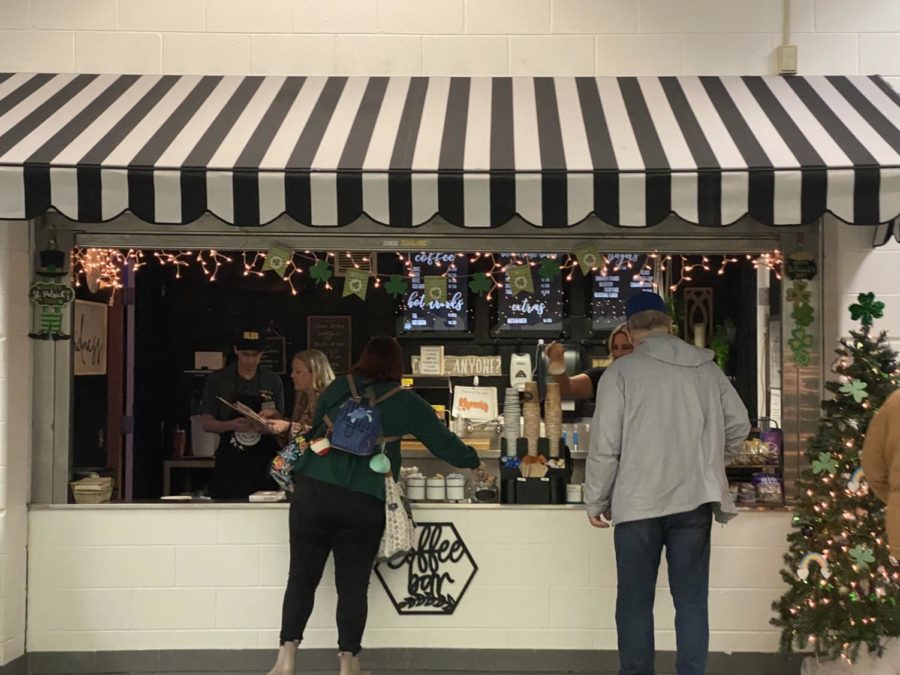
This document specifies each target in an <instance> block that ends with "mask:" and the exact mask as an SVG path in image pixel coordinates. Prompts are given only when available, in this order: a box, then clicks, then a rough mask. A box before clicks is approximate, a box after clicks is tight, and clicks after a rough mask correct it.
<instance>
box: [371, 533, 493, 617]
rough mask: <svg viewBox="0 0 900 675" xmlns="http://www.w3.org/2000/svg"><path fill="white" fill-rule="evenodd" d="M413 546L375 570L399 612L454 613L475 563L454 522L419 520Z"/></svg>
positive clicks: (468, 582)
mask: <svg viewBox="0 0 900 675" xmlns="http://www.w3.org/2000/svg"><path fill="white" fill-rule="evenodd" d="M416 534H417V535H418V543H417V544H416V548H415V550H413V551H412V552H410V553H409V555H407V556H406V557H405V558H403V559H402V560H399V561H397V562H387V563H379V564H378V565H376V566H375V574H376V575H377V576H378V580H379V581H380V582H381V585H382V586H384V590H385V591H387V594H388V597H389V598H390V599H391V602H392V603H394V607H395V608H396V609H397V613H398V614H445V615H446V614H453V612H454V611H455V610H456V607H457V605H459V602H460V600H461V599H462V597H463V595H464V594H465V592H466V589H467V588H468V587H469V584H470V583H471V581H472V577H474V576H475V572H477V571H478V566H477V565H476V564H475V560H474V559H473V558H472V554H471V553H470V552H469V549H468V548H467V547H466V544H465V542H464V541H463V540H462V537H461V536H460V535H459V531H458V530H457V529H456V527H455V526H454V525H453V523H418V524H417V525H416Z"/></svg>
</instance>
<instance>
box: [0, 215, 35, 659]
mask: <svg viewBox="0 0 900 675" xmlns="http://www.w3.org/2000/svg"><path fill="white" fill-rule="evenodd" d="M28 236H29V235H28V225H27V224H25V223H6V222H0V665H2V664H4V663H8V662H10V661H12V660H13V659H16V658H18V657H19V656H21V655H22V654H23V653H24V652H25V579H26V577H25V565H26V562H25V561H26V553H25V551H26V537H27V534H26V532H27V513H26V506H25V505H26V503H27V502H28V486H29V485H30V484H31V474H30V470H29V465H30V457H31V451H30V448H31V423H30V420H31V341H30V340H29V339H28V332H29V330H30V326H31V323H30V322H31V312H30V308H29V307H28V303H27V302H25V301H24V299H25V298H27V296H28V285H29V283H30V281H31V278H30V265H29V253H28V251H29V241H28Z"/></svg>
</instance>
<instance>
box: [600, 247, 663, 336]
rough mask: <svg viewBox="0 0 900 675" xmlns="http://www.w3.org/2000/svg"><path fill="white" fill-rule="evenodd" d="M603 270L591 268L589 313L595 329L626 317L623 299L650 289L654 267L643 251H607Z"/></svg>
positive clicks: (604, 327) (601, 328)
mask: <svg viewBox="0 0 900 675" xmlns="http://www.w3.org/2000/svg"><path fill="white" fill-rule="evenodd" d="M606 258H607V259H608V260H609V264H608V266H607V268H606V274H601V273H600V271H599V270H598V271H596V272H594V275H593V276H594V281H593V283H592V286H591V289H592V302H591V305H592V310H593V311H592V314H593V328H594V330H609V329H612V328H615V327H616V326H618V325H619V324H620V323H622V322H623V321H625V303H627V302H628V298H630V297H631V296H632V295H633V294H634V293H637V292H638V291H641V290H651V291H652V290H653V269H652V267H646V268H645V263H646V262H647V256H646V255H644V254H642V253H609V254H607V255H606Z"/></svg>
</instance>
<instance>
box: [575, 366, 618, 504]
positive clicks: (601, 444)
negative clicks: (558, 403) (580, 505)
mask: <svg viewBox="0 0 900 675" xmlns="http://www.w3.org/2000/svg"><path fill="white" fill-rule="evenodd" d="M624 419H625V391H624V388H623V387H622V382H621V378H620V376H619V374H618V373H617V372H613V373H609V372H607V374H606V375H605V376H604V377H602V378H600V382H599V383H598V385H597V407H596V408H595V409H594V419H593V420H592V421H591V443H590V445H589V446H588V453H587V460H585V466H584V474H585V475H584V504H585V507H586V508H587V512H588V515H589V516H593V517H594V518H599V517H600V516H601V515H602V514H603V513H605V512H607V511H609V508H610V504H611V502H612V491H613V486H614V485H615V482H616V474H617V473H618V471H619V455H620V454H621V453H622V426H623V423H624Z"/></svg>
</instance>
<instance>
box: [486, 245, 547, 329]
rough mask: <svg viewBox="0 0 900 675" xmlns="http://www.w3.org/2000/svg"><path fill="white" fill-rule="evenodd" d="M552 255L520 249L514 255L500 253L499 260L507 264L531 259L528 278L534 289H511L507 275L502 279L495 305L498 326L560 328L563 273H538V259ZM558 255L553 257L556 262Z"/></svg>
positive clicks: (506, 327)
mask: <svg viewBox="0 0 900 675" xmlns="http://www.w3.org/2000/svg"><path fill="white" fill-rule="evenodd" d="M549 257H551V254H550V253H523V254H517V255H516V256H515V258H513V257H511V256H510V255H509V254H501V255H500V257H499V259H498V261H499V262H500V263H501V264H502V265H504V266H508V265H510V264H512V265H515V264H516V263H517V262H518V263H523V262H528V263H534V266H533V267H531V280H532V284H533V286H534V292H533V293H530V292H528V291H520V292H518V293H515V294H514V293H513V289H512V286H511V284H510V283H509V282H508V280H507V279H504V282H503V292H502V293H501V294H500V302H499V308H498V321H497V329H498V330H515V331H519V330H522V331H528V330H531V331H546V332H556V331H561V330H562V328H563V297H562V275H561V274H558V275H556V276H555V277H548V278H544V277H542V276H541V275H540V266H541V262H542V261H543V260H544V259H545V258H549ZM558 260H559V257H558V256H557V258H555V259H554V262H557V261H558Z"/></svg>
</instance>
